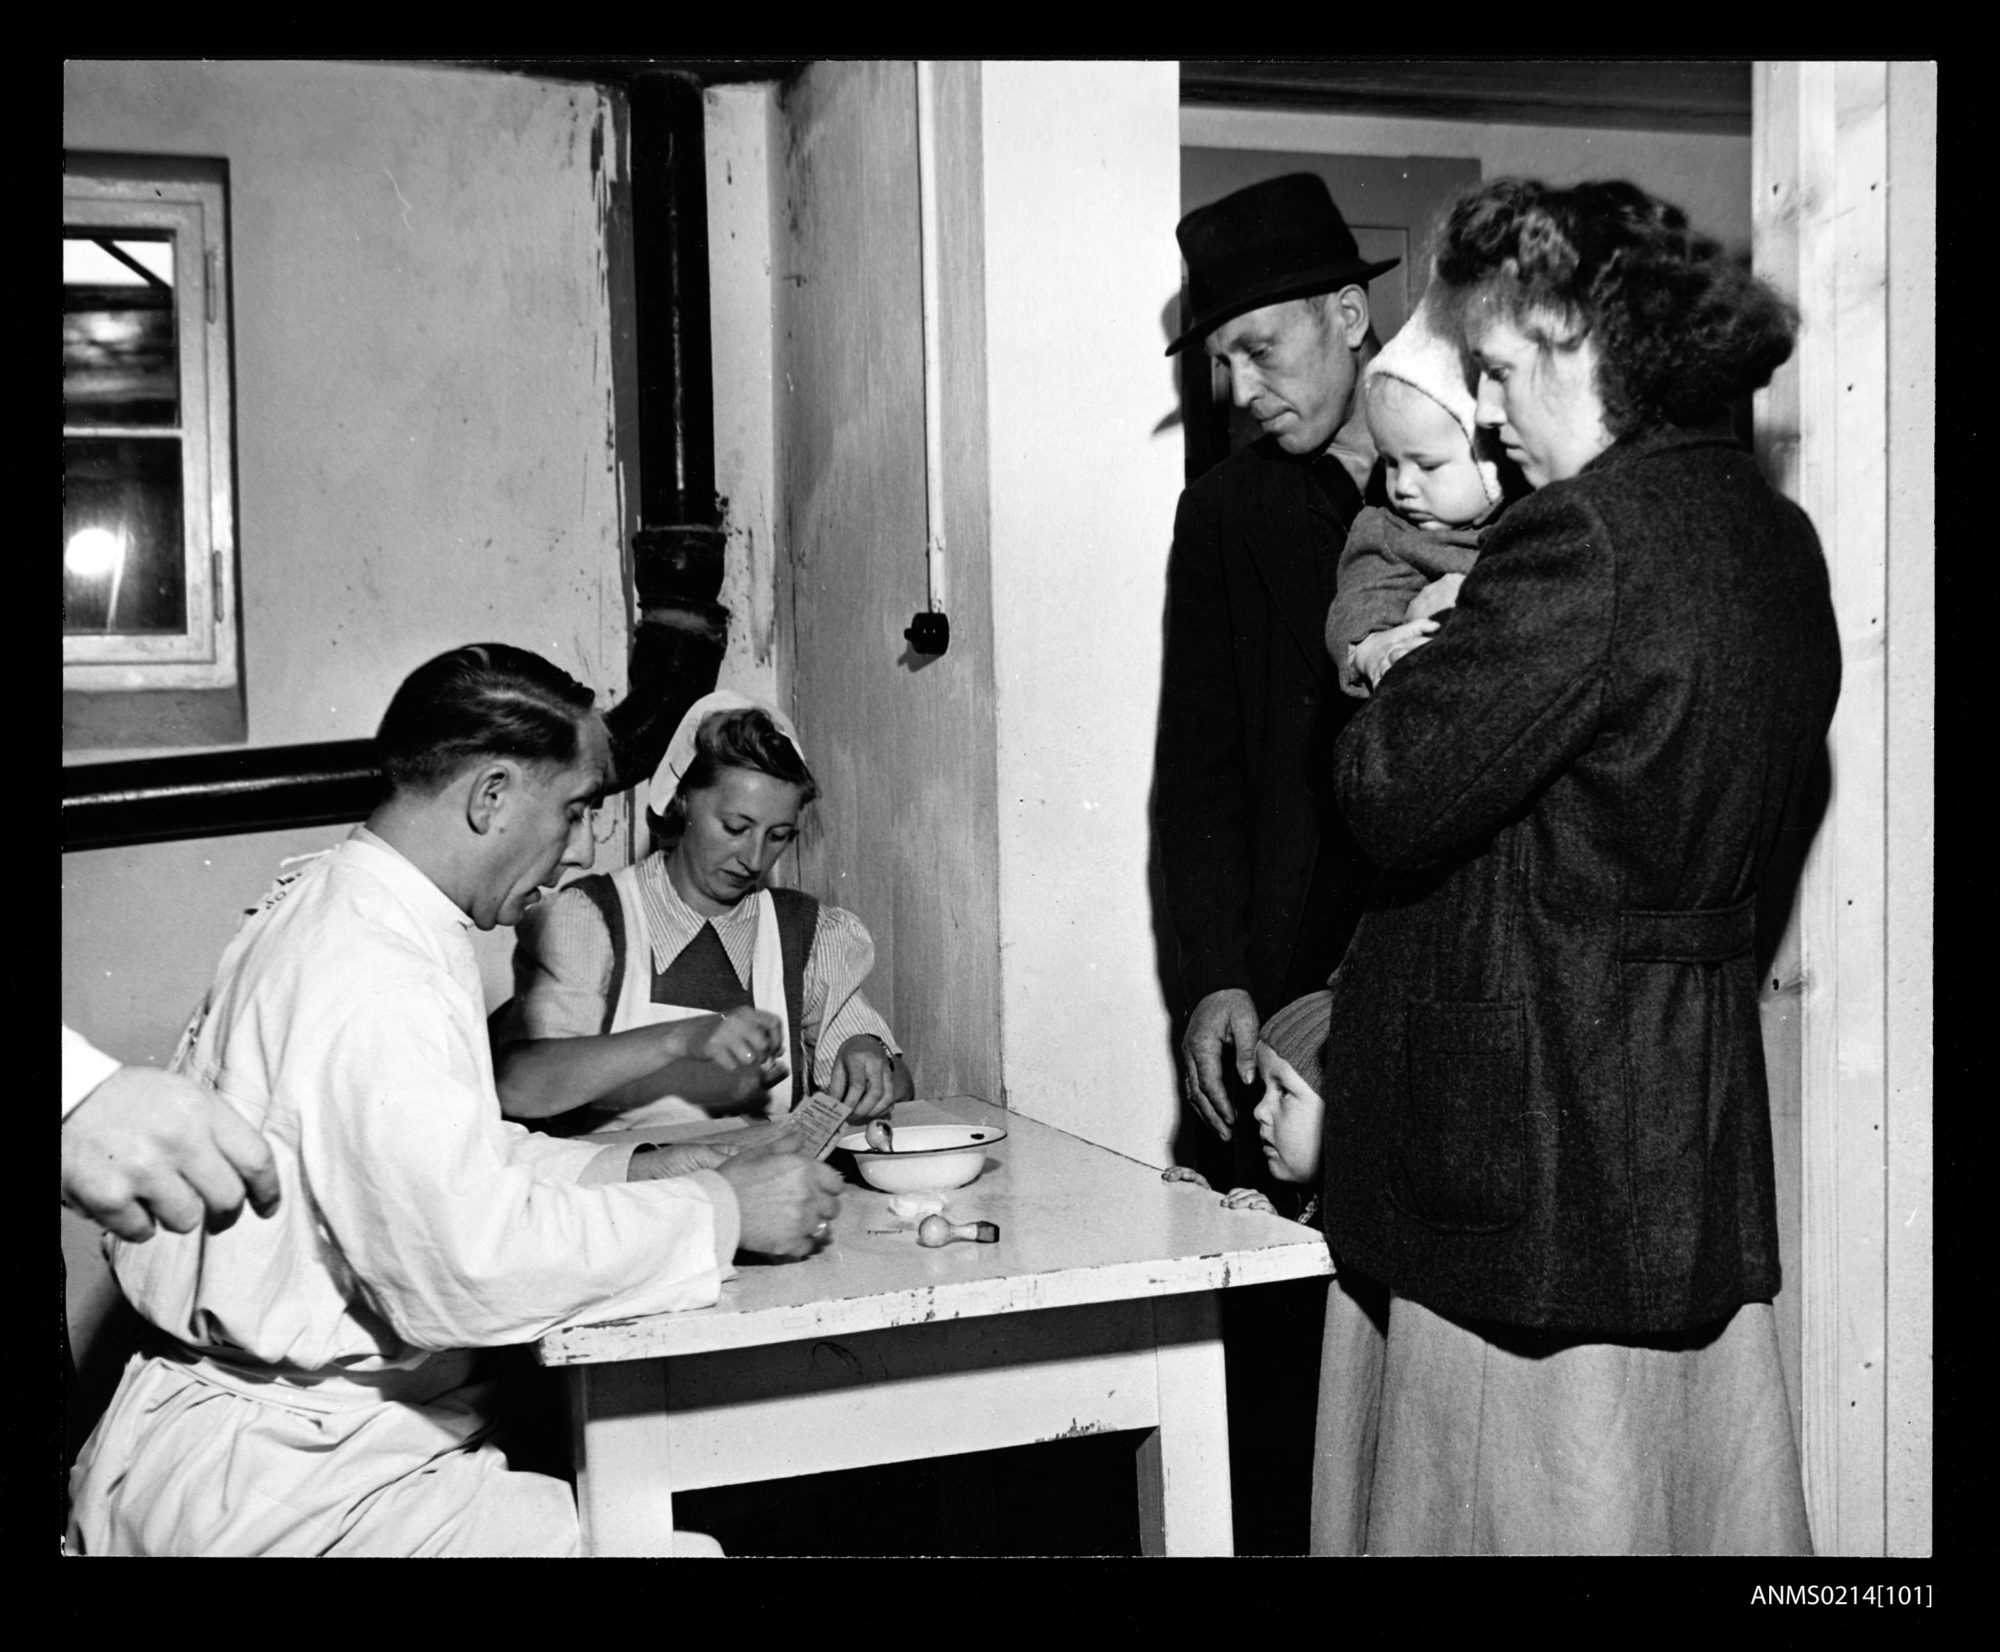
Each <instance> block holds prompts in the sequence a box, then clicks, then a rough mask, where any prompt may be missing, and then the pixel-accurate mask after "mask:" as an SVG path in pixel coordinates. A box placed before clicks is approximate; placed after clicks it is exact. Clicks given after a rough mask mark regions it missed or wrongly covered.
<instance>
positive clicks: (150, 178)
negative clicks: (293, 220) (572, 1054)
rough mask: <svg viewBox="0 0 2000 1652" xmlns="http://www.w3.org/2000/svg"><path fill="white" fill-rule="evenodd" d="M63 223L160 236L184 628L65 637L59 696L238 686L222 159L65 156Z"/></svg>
mask: <svg viewBox="0 0 2000 1652" xmlns="http://www.w3.org/2000/svg"><path fill="white" fill-rule="evenodd" d="M63 225H64V230H65V233H67V231H68V230H69V229H70V228H72V227H76V228H82V229H91V230H98V229H102V230H111V231H118V230H124V231H138V232H144V231H153V232H158V231H160V230H163V229H164V230H168V231H171V232H172V233H173V247H174V317H175V344H176V348H177V351H178V356H179V362H178V365H179V369H180V398H179V422H178V424H177V425H176V426H175V427H173V432H172V433H173V434H174V435H176V436H177V437H178V438H179V440H180V444H181V508H182V529H181V532H182V568H183V575H184V579H185V582H186V589H187V623H186V627H185V629H184V630H182V631H181V632H178V633H175V634H172V635H164V636H163V635H158V634H151V635H136V636H135V635H126V636H117V635H111V636H103V637H96V636H71V635H67V634H66V635H65V636H64V638H63V689H64V691H65V694H68V693H72V692H77V693H100V694H101V693H109V692H129V691H141V692H144V691H153V690H197V691H199V690H226V691H230V692H232V693H234V692H235V691H236V690H237V689H238V686H239V677H240V669H241V659H240V641H239V636H238V625H237V622H236V616H237V610H238V602H237V594H236V485H235V481H236V479H235V443H234V422H235V421H234V417H233V412H234V409H233V405H232V404H233V393H232V392H233V379H232V372H231V367H232V352H231V348H230V344H231V340H230V307H229V255H228V242H229V237H228V176H227V168H226V166H225V164H224V163H223V162H221V161H210V160H198V159H187V158H166V157H153V156H111V155H95V154H78V153H65V154H64V157H63ZM165 433H166V432H165V429H164V427H161V426H157V425H154V426H126V425H98V424H71V423H70V422H69V420H68V419H67V418H65V420H64V422H63V435H64V438H65V439H66V440H67V439H68V438H70V437H72V436H120V437H126V436H129V437H142V438H143V437H154V438H158V437H161V436H162V435H164V434H165Z"/></svg>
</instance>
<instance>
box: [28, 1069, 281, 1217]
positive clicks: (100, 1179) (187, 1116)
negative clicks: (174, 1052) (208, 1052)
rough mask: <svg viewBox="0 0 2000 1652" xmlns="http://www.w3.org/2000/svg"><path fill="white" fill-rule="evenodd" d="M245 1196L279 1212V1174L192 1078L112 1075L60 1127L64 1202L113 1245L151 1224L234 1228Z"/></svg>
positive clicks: (147, 1072)
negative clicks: (106, 1232)
mask: <svg viewBox="0 0 2000 1652" xmlns="http://www.w3.org/2000/svg"><path fill="white" fill-rule="evenodd" d="M246 1195H247V1197H248V1198H249V1200H250V1204H251V1207H252V1208H253V1209H254V1210H255V1211H256V1212H257V1214H258V1215H259V1216H269V1215H270V1214H271V1213H272V1212H273V1211H274V1210H276V1209H277V1208H278V1167H277V1165H276V1164H275V1163H274V1162H273V1161H272V1158H271V1149H270V1146H269V1144H268V1143H266V1142H265V1140H264V1138H263V1137H262V1136H260V1135H259V1134H258V1133H257V1132H256V1131H255V1130H253V1129H251V1128H250V1126H249V1125H247V1124H245V1123H244V1122H243V1120H242V1119H240V1118H239V1117H237V1115H236V1112H235V1110H234V1109H233V1108H231V1107H230V1106H229V1104H228V1103H227V1102H225V1101H223V1100H222V1099H221V1097H219V1096H217V1095H215V1094H214V1093H213V1092H211V1091H208V1090H204V1089H203V1088H202V1087H201V1086H200V1085H199V1084H196V1083H195V1082H194V1081H193V1080H192V1079H188V1078H183V1077H181V1076H180V1075H179V1074H177V1073H163V1072H161V1071H159V1070H158V1069H157V1068H154V1067H120V1068H119V1069H118V1071H117V1072H115V1073H113V1074H112V1075H111V1076H110V1077H109V1078H107V1079H106V1080H105V1081H104V1082H103V1083H102V1084H100V1085H98V1087H97V1088H96V1089H95V1090H93V1091H91V1092H90V1094H89V1096H88V1097H86V1098H85V1100H84V1101H83V1102H82V1104H81V1105H79V1106H78V1107H77V1109H76V1110H75V1111H74V1112H73V1113H71V1114H70V1116H69V1117H68V1118H66V1119H64V1120H63V1125H62V1202H63V1203H64V1204H66V1205H68V1206H69V1207H70V1209H72V1210H75V1211H79V1212H81V1213H82V1214H83V1215H85V1216H88V1217H89V1218H90V1219H91V1220H92V1221H93V1222H96V1223H97V1224H98V1225H99V1226H100V1227H106V1228H109V1229H110V1230H111V1231H112V1232H113V1233H115V1234H117V1235H118V1237H119V1238H121V1239H130V1240H133V1241H137V1240H141V1239H150V1238H152V1236H153V1224H154V1222H155V1221H157V1222H158V1223H159V1225H160V1226H161V1227H164V1228H167V1229H169V1230H171V1231H172V1232H174V1233H192V1232H193V1231H194V1229H195V1228H196V1227H197V1226H199V1225H200V1224H201V1222H202V1220H203V1218H204V1216H205V1217H206V1219H207V1222H208V1228H209V1231H210V1232H211V1233H220V1232H221V1231H222V1230H223V1229H224V1228H226V1227H228V1226H229V1225H230V1223H232V1222H234V1221H235V1220H236V1217H237V1213H238V1212H239V1211H241V1210H242V1208H243V1201H244V1198H245V1197H246Z"/></svg>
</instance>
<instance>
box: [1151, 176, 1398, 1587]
mask: <svg viewBox="0 0 2000 1652" xmlns="http://www.w3.org/2000/svg"><path fill="white" fill-rule="evenodd" d="M1177 234H1178V238H1179V241H1180V245H1181V251H1182V254H1183V256H1184V258H1185V260H1186V263H1187V310H1188V323H1187V326H1186V328H1185V329H1184V330H1183V332H1182V333H1181V335H1180V336H1179V337H1178V338H1176V339H1175V340H1174V341H1173V343H1172V344H1170V345H1169V346H1168V347H1167V353H1168V354H1169V355H1172V354H1174V353H1176V352H1178V351H1180V350H1182V349H1185V348H1188V347H1190V346H1192V347H1194V348H1197V349H1204V350H1206V352H1207V354H1208V355H1209V357H1210V358H1212V359H1213V360H1214V361H1216V362H1219V363H1221V364H1222V365H1223V366H1224V367H1226V368H1227V369H1228V372H1229V387H1230V394H1231V397H1232V399H1233V400H1234V402H1235V404H1236V405H1237V406H1238V407H1240V408H1243V409H1245V410H1246V411H1247V412H1248V413H1249V414H1250V415H1251V416H1252V417H1253V418H1255V419H1256V421H1257V423H1258V425H1259V426H1260V427H1261V429H1262V432H1263V435H1262V438H1261V439H1260V440H1259V441H1257V442H1256V443H1254V444H1253V445H1251V446H1250V447H1247V448H1245V449H1244V450H1243V451H1242V452H1240V453H1237V454H1235V455H1233V456H1232V457H1230V458H1228V459H1226V460H1224V461H1223V462H1222V463H1220V464H1218V465H1216V466H1214V467H1213V468H1212V469H1210V470H1209V471H1207V472H1206V473H1205V474H1203V475H1202V476H1200V477H1199V478H1197V479H1196V480H1195V481H1194V482H1192V483H1190V484H1189V486H1188V488H1187V490H1186V491H1185V492H1184V493H1183V494H1182V495H1181V502H1180V509H1179V512H1178V514H1177V515H1176V518H1175V522H1174V545H1173V552H1172V555H1171V558H1170V560H1169V562H1168V566H1167V624H1166V655H1165V661H1164V666H1163V681H1162V686H1161V694H1160V728H1159V745H1158V751H1157V755H1156V762H1155V797H1154V824H1155V828H1156V831H1157V834H1158V840H1159V855H1160V870H1161V880H1162V887H1163V890H1164V896H1165V905H1166V916H1167V919H1168V925H1169V927H1170V929H1171V930H1172V933H1173V936H1174V939H1175V942H1176V945H1177V950H1178V965H1179V974H1180V981H1179V985H1180V988H1181V992H1182V1003H1181V1004H1180V1006H1179V1008H1180V1010H1181V1011H1182V1013H1183V1014H1185V1016H1186V1030H1185V1032H1184V1033H1183V1035H1182V1040H1181V1058H1182V1085H1183V1089H1184V1093H1185V1095H1186V1097H1187V1100H1188V1102H1189V1104H1190V1105H1191V1106H1192V1107H1193V1108H1194V1109H1195V1111H1196V1113H1197V1114H1198V1115H1199V1116H1200V1118H1201V1119H1202V1121H1203V1122H1204V1124H1205V1125H1206V1126H1207V1127H1208V1130H1210V1131H1212V1132H1213V1136H1214V1140H1213V1141H1210V1140H1208V1139H1207V1132H1199V1133H1198V1136H1199V1137H1200V1138H1201V1139H1198V1141H1197V1143H1196V1147H1197V1152H1196V1155H1195V1156H1196V1159H1197V1162H1198V1163H1199V1164H1201V1166H1202V1168H1203V1169H1204V1170H1205V1171H1206V1172H1207V1174H1208V1176H1209V1179H1210V1181H1211V1182H1214V1181H1215V1180H1216V1177H1217V1176H1218V1175H1219V1176H1221V1177H1224V1178H1227V1180H1226V1181H1225V1182H1224V1184H1223V1185H1227V1186H1264V1187H1266V1188H1267V1190H1272V1191H1273V1192H1274V1195H1275V1196H1278V1197H1283V1196H1284V1195H1283V1194H1281V1193H1277V1190H1275V1189H1274V1188H1273V1184H1271V1183H1270V1181H1269V1178H1268V1175H1267V1173H1266V1171H1265V1169H1264V1165H1263V1161H1262V1155H1261V1153H1260V1151H1259V1148H1258V1141H1257V1133H1256V1131H1255V1129H1254V1128H1253V1127H1247V1125H1248V1109H1249V1105H1251V1104H1252V1103H1254V1100H1255V1094H1254V1092H1252V1091H1250V1090H1249V1088H1248V1087H1249V1086H1250V1084H1251V1083H1252V1081H1253V1080H1254V1079H1255V1076H1256V1064H1255V1050H1256V1045H1257V1029H1258V1025H1259V1023H1260V1020H1261V1019H1262V1018H1263V1017H1264V1016H1267V1015H1269V1014H1271V1013H1272V1012H1273V1011H1275V1010H1277V1009H1279V1008H1281V1007H1283V1006H1284V1005H1285V1004H1287V1003H1290V1002H1291V1001H1292V1000H1293V999H1295V998H1298V997H1300V996H1302V995H1303V994H1305V993H1308V992H1312V991H1314V990H1316V989H1318V988H1320V987H1322V986H1324V985H1325V984H1326V980H1327V977H1328V976H1329V975H1330V974H1331V973H1332V971H1333V969H1334V967H1335V965H1337V964H1338V963H1339V962H1340V957H1341V953H1342V952H1343V950H1344V949H1345V948H1346V945H1347V940H1348V937H1349V935H1350V934H1352V932H1353V929H1354V924H1355V920H1356V917H1357V916H1358V912H1359V897H1360V885H1361V883H1362V881H1363V880H1364V878H1365V876H1366V863H1365V861H1364V860H1363V858H1362V856H1361V853H1360V851H1359V850H1358V849H1357V848H1356V847H1355V845H1354V842H1353V839H1352V838H1351V837H1350V835H1349V834H1348V831H1347V828H1346V825H1345V823H1344V822H1343V821H1342V819H1341V817H1340V814H1339V811H1338V809H1337V807H1336V806H1335V804H1334V801H1333V798H1332V795H1331V792H1330V790H1329V789H1328V787H1327V785H1326V779H1325V777H1326V776H1327V775H1328V774H1329V773H1330V772H1331V753H1332V750H1333V744H1334V741H1335V739H1336V738H1337V737H1338V735H1339V733H1340V731H1341V728H1342V726H1343V725H1344V723H1345V721H1346V718H1347V717H1348V715H1349V714H1350V713H1351V711H1352V709H1353V708H1354V707H1355V706H1357V705H1358V704H1360V702H1358V701H1355V700H1352V699H1349V698H1348V697H1347V696H1346V695H1344V694H1342V693H1341V692H1340V690H1339V686H1338V683H1337V680H1336V678H1335V675H1334V666H1333V662H1332V660H1331V659H1330V658H1329V657H1328V655H1327V652H1326V644H1325V642H1324V640H1323V633H1324V625H1325V619H1326V611H1327V607H1328V605H1329V604H1330V603H1331V602H1332V600H1333V594H1334V569H1335V566H1336V564H1337V563H1338V561H1339V558H1340V552H1341V547H1342V545H1343V544H1344V543H1345V541H1346V538H1347V530H1348V526H1349V524H1350V523H1352V521H1353V520H1354V518H1355V516H1356V515H1357V514H1358V513H1359V512H1360V510H1361V508H1362V505H1363V503H1364V490H1365V489H1367V488H1368V485H1369V482H1370V478H1371V475H1372V472H1373V468H1374V464H1375V451H1374V445H1373V443H1372V442H1371V441H1370V440H1369V436H1368V429H1367V425H1366V424H1365V422H1364V421H1363V419H1362V416H1361V409H1360V403H1359V398H1358V397H1357V395H1356V386H1357V385H1358V383H1359V381H1360V374H1361V368H1362V366H1363V365H1364V364H1365V359H1366V355H1367V354H1368V353H1370V352H1371V350H1372V345H1371V342H1370V340H1369V313H1368V288H1367V283H1368V282H1369V281H1370V280H1372V279H1373V278H1374V277H1375V276H1378V275H1380V274H1382V273H1383V272H1384V271H1385V270H1388V269H1391V268H1393V267H1394V265H1395V264H1396V262H1397V260H1395V259H1389V260H1386V261H1383V262H1371V261H1369V260H1367V259H1364V258H1363V257H1362V256H1361V254H1360V249H1359V248H1358V247H1357V246H1356V245H1355V241H1354V236H1353V234H1352V232H1350V231H1349V229H1348V227H1347V225H1346V222H1345V221H1344V220H1343V219H1342V218H1341V215H1340V211H1339V209H1338V208H1337V207H1336V206H1335V205H1334V202H1333V198H1332V196H1331V195H1330V194H1329V192H1328V190H1327V187H1326V185H1325V183H1324V182H1322V181H1321V179H1320V178H1318V177H1317V176H1315V175H1314V174H1312V173H1293V174H1290V175H1288V176H1285V177H1280V178H1272V179H1268V180H1266V181H1265V182H1262V183H1257V184H1253V185H1251V186H1250V187H1249V188H1247V189H1241V190H1238V191H1236V193H1234V194H1232V195H1228V196H1225V197H1224V198H1223V199H1222V200H1220V201H1217V202H1215V203H1213V204H1212V205H1209V206H1205V207H1201V208H1198V209H1197V210H1195V211H1193V212H1191V213H1189V214H1188V215H1187V216H1186V217H1185V218H1183V219H1182V220H1181V223H1180V227H1179V230H1178V231H1177ZM1370 497H1371V498H1374V499H1376V500H1377V501H1378V502H1379V497H1380V483H1379V482H1376V483H1375V484H1374V487H1373V489H1372V492H1371V493H1370ZM1338 1034H1339V1029H1338V1028H1336V1029H1335V1035H1336V1037H1337V1036H1338ZM1232 1085H1234V1086H1235V1087H1234V1088H1233V1089H1232ZM1239 1121H1240V1122H1239ZM1280 1208H1281V1209H1285V1208H1288V1207H1287V1206H1286V1205H1284V1204H1281V1205H1280ZM1231 1294H1232V1295H1234V1294H1237V1293H1231ZM1243 1294H1246V1295H1247V1296H1251V1297H1255V1298H1257V1299H1258V1301H1257V1302H1255V1303H1252V1302H1249V1301H1246V1302H1245V1303H1244V1304H1242V1305H1241V1307H1240V1308H1236V1307H1235V1305H1233V1304H1226V1305H1225V1306H1226V1308H1230V1309H1233V1310H1234V1319H1235V1323H1234V1324H1230V1323H1229V1322H1228V1321H1227V1320H1226V1322H1225V1343H1226V1347H1227V1350H1228V1354H1229V1363H1230V1389H1231V1392H1232V1393H1233V1394H1235V1395H1239V1396H1242V1398H1243V1399H1244V1400H1246V1401H1247V1400H1249V1399H1250V1398H1251V1396H1253V1395H1254V1396H1256V1402H1257V1403H1255V1404H1254V1405H1253V1404H1244V1403H1239V1404H1237V1405H1233V1406H1232V1407H1231V1408H1230V1409H1231V1434H1232V1442H1231V1444H1232V1450H1231V1456H1232V1459H1233V1461H1234V1464H1235V1472H1236V1477H1237V1484H1238V1489H1239V1494H1240V1495H1239V1497H1238V1499H1237V1509H1238V1528H1239V1529H1238V1547H1239V1548H1240V1549H1254V1548H1257V1547H1260V1546H1268V1547H1273V1548H1280V1549H1285V1550H1291V1551H1293V1552H1303V1550H1304V1548H1305V1533H1306V1520H1307V1513H1308V1508H1309V1503H1310V1465H1311V1456H1312V1411H1313V1405H1314V1403H1315V1397H1316V1390H1315V1389H1314V1383H1313V1379H1314V1377H1315V1375H1316V1371H1317V1361H1318V1332H1319V1315H1320V1311H1321V1306H1322V1302H1323V1297H1324V1292H1323V1291H1321V1292H1319V1293H1318V1294H1317V1295H1315V1294H1314V1290H1313V1288H1312V1287H1311V1286H1308V1287H1306V1288H1305V1289H1303V1290H1293V1289H1289V1288H1284V1287H1270V1288H1267V1289H1265V1290H1262V1291H1257V1292H1251V1293H1243ZM1279 1296H1284V1297H1285V1301H1284V1302H1283V1303H1282V1304H1281V1303H1279V1302H1278V1301H1277V1300H1276V1299H1277V1297H1279ZM1293 1389H1296V1392H1292V1390H1293ZM1294 1505H1296V1506H1295V1507H1294ZM1260 1507H1261V1508H1265V1509H1271V1510H1274V1511H1276V1512H1275V1513H1274V1514H1273V1515H1272V1517H1271V1524H1269V1526H1268V1527H1267V1528H1266V1529H1265V1530H1264V1531H1263V1532H1261V1533H1259V1532H1257V1531H1256V1530H1254V1529H1253V1530H1250V1531H1246V1530H1245V1527H1246V1524H1251V1525H1253V1526H1254V1523H1255V1522H1256V1521H1257V1519H1258V1514H1257V1511H1258V1509H1259V1508H1260ZM1294 1528H1295V1530H1294ZM1294 1539H1295V1541H1294Z"/></svg>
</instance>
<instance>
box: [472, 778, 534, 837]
mask: <svg viewBox="0 0 2000 1652" xmlns="http://www.w3.org/2000/svg"><path fill="white" fill-rule="evenodd" d="M520 784H521V776H520V773H519V771H518V770H517V769H516V768H515V766H514V765H513V764H512V763H509V762H506V761H504V760H502V761H497V762H492V763H481V764H479V765H478V766H477V767H476V768H474V769H473V770H472V771H471V773H470V774H469V776H468V777H467V779H466V782H465V788H466V789H465V823H466V825H468V826H470V827H471V828H472V830H473V832H474V833H475V834H476V835H477V836H479V837H484V836H485V835H486V834H487V833H488V832H490V831H492V830H493V829H494V828H495V827H496V826H497V825H498V824H499V823H500V820H501V818H502V816H503V815H504V814H505V813H506V809H507V805H508V804H509V803H511V802H512V801H513V798H514V793H515V791H516V790H517V789H518V788H519V786H520Z"/></svg>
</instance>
